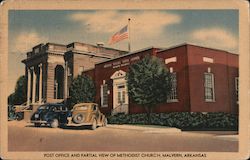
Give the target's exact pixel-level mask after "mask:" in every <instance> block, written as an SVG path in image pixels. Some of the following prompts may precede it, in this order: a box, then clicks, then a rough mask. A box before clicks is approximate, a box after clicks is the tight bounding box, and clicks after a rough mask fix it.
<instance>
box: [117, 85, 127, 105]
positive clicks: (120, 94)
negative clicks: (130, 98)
mask: <svg viewBox="0 0 250 160" xmlns="http://www.w3.org/2000/svg"><path fill="white" fill-rule="evenodd" d="M125 94H126V92H125V85H119V86H117V95H118V99H117V100H118V104H124V103H126V97H125V96H126V95H125Z"/></svg>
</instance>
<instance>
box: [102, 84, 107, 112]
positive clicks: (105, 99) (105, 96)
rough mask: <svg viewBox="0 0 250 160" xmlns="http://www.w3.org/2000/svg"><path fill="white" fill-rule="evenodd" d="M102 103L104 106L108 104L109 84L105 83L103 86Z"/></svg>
mask: <svg viewBox="0 0 250 160" xmlns="http://www.w3.org/2000/svg"><path fill="white" fill-rule="evenodd" d="M101 105H102V107H107V106H108V85H107V84H103V85H102V86H101Z"/></svg>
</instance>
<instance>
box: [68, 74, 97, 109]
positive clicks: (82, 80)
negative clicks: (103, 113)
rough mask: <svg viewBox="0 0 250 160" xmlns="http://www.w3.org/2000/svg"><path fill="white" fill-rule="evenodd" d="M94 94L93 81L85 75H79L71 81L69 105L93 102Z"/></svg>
mask: <svg viewBox="0 0 250 160" xmlns="http://www.w3.org/2000/svg"><path fill="white" fill-rule="evenodd" d="M95 93H96V91H95V85H94V82H93V80H92V79H91V78H90V77H89V76H87V75H79V76H77V77H76V78H75V79H74V80H73V82H72V84H71V86H70V101H71V104H72V105H74V104H77V103H81V102H94V99H95Z"/></svg>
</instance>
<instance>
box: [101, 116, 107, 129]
mask: <svg viewBox="0 0 250 160" xmlns="http://www.w3.org/2000/svg"><path fill="white" fill-rule="evenodd" d="M107 124H108V120H107V118H105V119H104V120H103V125H102V126H103V127H105V126H107Z"/></svg>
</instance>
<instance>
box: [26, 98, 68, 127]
mask: <svg viewBox="0 0 250 160" xmlns="http://www.w3.org/2000/svg"><path fill="white" fill-rule="evenodd" d="M68 114H70V111H68V109H67V107H66V106H64V105H63V104H52V103H47V104H43V105H41V106H40V107H39V108H38V109H37V111H36V112H35V113H34V114H33V115H32V116H31V119H30V121H31V123H34V125H35V126H36V127H40V126H41V124H46V125H49V126H50V127H52V128H57V127H58V126H61V125H64V124H65V123H67V116H68Z"/></svg>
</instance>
